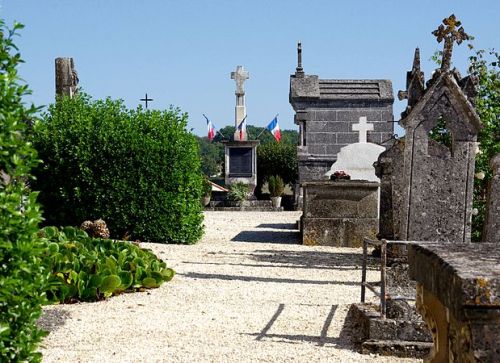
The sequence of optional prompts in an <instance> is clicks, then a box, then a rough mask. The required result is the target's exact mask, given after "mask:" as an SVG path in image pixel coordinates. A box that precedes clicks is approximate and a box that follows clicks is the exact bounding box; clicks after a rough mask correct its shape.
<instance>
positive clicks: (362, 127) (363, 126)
mask: <svg viewBox="0 0 500 363" xmlns="http://www.w3.org/2000/svg"><path fill="white" fill-rule="evenodd" d="M352 131H358V132H359V142H362V143H366V133H367V132H368V131H373V124H370V123H368V122H366V117H365V116H361V117H360V118H359V123H357V124H353V125H352Z"/></svg>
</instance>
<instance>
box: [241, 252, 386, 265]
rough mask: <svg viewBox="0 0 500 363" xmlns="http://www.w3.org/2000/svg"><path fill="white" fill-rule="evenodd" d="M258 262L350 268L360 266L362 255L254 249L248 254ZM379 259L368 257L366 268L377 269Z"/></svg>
mask: <svg viewBox="0 0 500 363" xmlns="http://www.w3.org/2000/svg"><path fill="white" fill-rule="evenodd" d="M249 257H250V258H251V259H253V260H254V261H258V262H266V263H274V264H276V263H277V264H283V265H287V266H290V267H296V268H311V269H318V270H320V269H338V270H352V269H353V268H361V266H362V263H363V255H362V254H359V253H349V252H325V251H313V250H312V251H276V250H256V251H254V253H251V254H250V255H249ZM378 261H380V260H379V259H376V258H373V257H371V256H369V257H368V264H367V265H368V268H369V269H370V270H371V269H373V270H375V269H379V268H380V267H379V266H380V265H379V263H380V262H378Z"/></svg>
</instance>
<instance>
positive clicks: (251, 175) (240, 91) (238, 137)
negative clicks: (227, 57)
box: [223, 66, 260, 191]
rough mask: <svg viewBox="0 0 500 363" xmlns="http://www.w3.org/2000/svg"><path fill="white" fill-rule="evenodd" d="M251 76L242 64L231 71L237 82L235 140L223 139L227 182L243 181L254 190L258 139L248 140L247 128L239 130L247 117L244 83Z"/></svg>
mask: <svg viewBox="0 0 500 363" xmlns="http://www.w3.org/2000/svg"><path fill="white" fill-rule="evenodd" d="M248 78H249V74H248V72H247V71H245V70H244V69H243V67H242V66H237V67H236V71H234V72H231V79H234V80H235V82H236V91H235V95H236V106H235V113H234V124H235V129H236V130H235V133H234V140H233V141H223V143H224V147H225V157H224V164H225V183H226V185H231V184H233V183H237V182H242V183H245V184H249V185H250V189H251V191H253V190H254V189H255V187H256V185H257V146H258V145H259V143H260V142H259V141H258V140H248V136H247V132H246V128H244V129H242V130H238V125H240V124H241V122H242V121H243V120H244V119H245V118H246V105H245V90H244V88H243V83H244V82H245V81H246V80H247V79H248Z"/></svg>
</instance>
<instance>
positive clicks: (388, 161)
mask: <svg viewBox="0 0 500 363" xmlns="http://www.w3.org/2000/svg"><path fill="white" fill-rule="evenodd" d="M403 152H404V139H399V140H395V141H394V142H393V143H392V145H391V146H390V147H389V149H387V150H386V151H384V152H383V153H381V154H380V155H379V157H378V159H377V161H376V162H375V163H374V166H375V174H376V175H377V177H378V178H380V202H379V208H380V214H379V231H378V237H379V238H385V239H388V240H399V239H400V229H399V228H400V223H399V221H400V220H401V207H402V204H403V203H402V197H403V196H402V192H403V167H404V160H403V157H404V155H403Z"/></svg>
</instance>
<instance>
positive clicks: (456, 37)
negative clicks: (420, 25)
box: [432, 14, 470, 71]
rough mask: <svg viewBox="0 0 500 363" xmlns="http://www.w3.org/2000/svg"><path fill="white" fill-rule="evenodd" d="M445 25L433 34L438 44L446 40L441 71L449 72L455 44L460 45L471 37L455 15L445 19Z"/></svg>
mask: <svg viewBox="0 0 500 363" xmlns="http://www.w3.org/2000/svg"><path fill="white" fill-rule="evenodd" d="M443 24H444V25H443ZM443 24H441V25H439V27H438V28H437V29H436V30H434V31H433V32H432V34H433V35H434V36H435V37H436V38H437V41H438V43H441V42H442V41H443V40H444V49H443V59H442V62H441V70H442V71H447V70H448V69H450V63H451V54H452V52H453V42H457V44H460V43H462V42H463V41H464V40H469V39H470V36H469V35H468V34H467V33H466V32H465V30H464V28H463V27H462V26H461V25H462V23H461V22H460V20H458V19H457V18H456V17H455V14H451V15H450V16H449V17H447V18H445V19H443ZM445 26H446V27H445Z"/></svg>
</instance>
